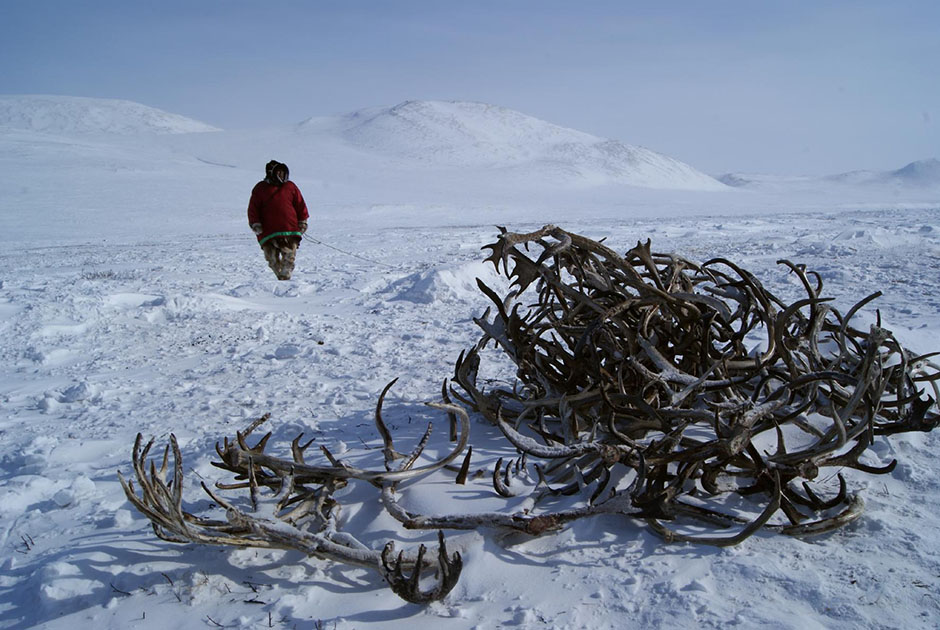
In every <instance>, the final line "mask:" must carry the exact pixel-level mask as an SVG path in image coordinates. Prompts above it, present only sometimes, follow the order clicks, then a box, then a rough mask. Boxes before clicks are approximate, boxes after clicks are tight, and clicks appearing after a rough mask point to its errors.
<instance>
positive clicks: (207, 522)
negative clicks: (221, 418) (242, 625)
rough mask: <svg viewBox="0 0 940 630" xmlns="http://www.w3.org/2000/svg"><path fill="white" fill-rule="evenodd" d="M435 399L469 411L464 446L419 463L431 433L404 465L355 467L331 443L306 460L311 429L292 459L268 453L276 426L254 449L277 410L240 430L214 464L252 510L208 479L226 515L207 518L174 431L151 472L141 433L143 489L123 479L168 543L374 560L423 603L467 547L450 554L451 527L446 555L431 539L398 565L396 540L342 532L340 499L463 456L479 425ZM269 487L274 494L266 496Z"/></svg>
mask: <svg viewBox="0 0 940 630" xmlns="http://www.w3.org/2000/svg"><path fill="white" fill-rule="evenodd" d="M393 383H394V381H393ZM389 387H391V384H389ZM388 389H389V388H388V387H386V389H385V391H383V392H382V396H381V397H380V399H379V403H378V406H377V409H376V423H377V425H379V426H380V427H381V430H380V433H381V434H382V436H383V439H384V440H385V443H386V455H387V457H389V456H390V454H391V453H393V452H394V449H393V448H392V445H391V437H390V434H389V433H388V431H387V430H385V426H384V423H383V422H382V418H381V406H382V400H383V399H384V397H385V394H386V393H387V392H388ZM432 406H435V407H437V408H439V409H442V410H444V411H447V412H449V413H453V414H455V415H457V416H458V417H460V419H461V422H460V435H459V439H458V442H457V445H456V446H455V447H454V449H453V450H452V451H451V453H449V454H448V455H447V456H445V457H443V458H441V459H439V460H437V461H435V462H433V463H431V464H428V465H426V466H423V467H420V468H413V469H412V468H411V466H412V465H413V464H414V463H415V461H417V459H418V458H419V456H420V455H421V452H422V451H423V449H424V446H425V444H426V443H427V435H428V434H426V435H425V439H424V440H422V443H421V444H420V445H419V447H418V448H417V449H416V450H415V452H414V453H412V454H411V455H410V456H409V457H408V459H407V460H406V462H405V463H404V464H403V465H402V466H401V467H399V468H398V469H397V470H394V471H390V470H386V471H367V470H360V469H357V468H353V467H351V466H348V465H346V464H344V463H343V462H340V461H338V460H336V459H335V458H334V457H333V456H332V454H330V453H329V451H326V449H324V453H325V455H326V456H327V458H328V459H329V460H330V461H331V462H332V465H331V466H311V465H308V464H306V463H305V462H304V451H305V450H306V449H307V448H308V447H309V446H310V444H311V442H308V443H307V444H305V445H300V440H301V438H302V436H297V438H296V439H295V440H294V441H293V443H292V447H291V452H292V458H291V459H285V458H280V457H274V456H271V455H267V454H265V453H264V450H265V447H266V445H267V442H268V440H269V438H270V437H271V434H270V433H268V434H267V435H265V436H264V437H263V438H261V440H260V441H259V442H258V443H257V444H255V445H254V446H249V445H248V442H247V440H248V437H249V435H250V434H251V432H252V431H254V430H255V429H256V428H257V427H258V426H260V425H261V424H263V423H264V422H265V421H266V420H268V418H269V415H268V414H265V415H264V416H263V417H262V418H260V419H259V420H257V421H255V422H254V423H252V424H251V426H249V427H248V429H246V430H245V431H244V432H239V433H237V434H236V437H235V440H234V441H233V442H229V441H228V440H227V439H226V440H225V442H224V446H219V445H218V444H216V451H217V452H218V454H219V456H220V458H221V460H222V461H221V462H213V464H215V465H216V466H218V467H220V468H223V469H225V470H228V471H230V472H232V473H235V479H236V481H237V482H238V483H234V484H217V486H218V488H220V489H223V490H231V489H246V488H247V489H248V491H249V499H250V504H251V510H250V511H248V510H246V509H243V508H241V507H237V506H236V505H235V503H233V502H229V501H227V500H225V499H223V498H221V497H220V496H219V495H218V494H217V493H216V492H214V491H213V490H211V489H210V488H209V487H208V486H206V484H205V483H203V484H202V488H203V490H205V492H206V494H208V495H209V497H210V498H211V499H212V500H213V501H214V502H215V503H216V504H217V505H218V506H220V507H222V508H223V509H224V510H225V512H226V518H227V520H225V521H219V520H213V519H208V518H203V517H200V516H196V515H194V514H191V513H189V512H187V511H185V510H184V508H183V501H182V499H183V490H182V488H183V460H182V456H181V454H180V449H179V445H178V444H177V440H176V436H174V435H170V444H169V446H167V447H166V449H165V450H164V453H163V457H162V463H161V465H160V468H157V466H156V464H155V463H154V461H152V460H151V461H150V464H149V472H148V465H147V461H148V456H149V454H150V450H151V448H152V446H153V440H150V442H148V443H147V445H146V446H144V447H143V448H141V444H142V442H143V436H141V435H140V434H138V436H137V440H136V441H135V443H134V450H133V459H132V461H133V467H134V472H135V475H136V477H137V482H138V484H139V485H140V494H139V495H138V494H137V491H136V489H135V487H134V482H133V481H128V480H126V479H125V478H124V477H123V475H121V473H120V472H119V473H118V476H119V478H120V481H121V486H122V487H123V488H124V493H125V494H126V495H127V498H128V500H129V501H130V502H131V504H133V505H134V507H136V508H137V509H138V510H139V511H140V512H141V513H142V514H144V515H145V516H146V517H147V518H149V519H150V520H151V522H152V524H153V530H154V533H155V534H156V535H157V536H158V537H160V538H162V539H163V540H167V541H170V542H179V543H187V542H196V543H203V544H214V545H229V546H236V547H262V548H277V549H293V550H297V551H300V552H302V553H304V554H306V555H309V556H316V557H319V558H325V559H329V560H334V561H337V562H342V563H347V564H353V565H358V566H363V567H369V568H372V569H375V570H377V571H378V572H379V573H380V574H381V575H382V576H383V577H384V578H385V579H386V580H387V581H388V583H389V584H390V585H391V587H392V589H393V590H394V591H395V593H397V594H398V595H399V596H401V597H402V598H404V599H406V600H407V601H410V602H414V603H427V602H429V601H432V600H435V599H442V598H443V597H445V596H446V595H447V593H449V592H450V590H451V589H452V588H453V587H454V585H455V584H456V583H457V579H458V577H459V575H460V569H461V558H460V554H459V553H455V554H454V555H453V556H448V554H447V550H446V547H445V545H444V536H443V533H440V534H439V539H440V551H439V553H438V554H437V558H436V561H431V560H428V559H426V558H425V552H426V549H425V547H424V546H423V545H421V546H420V547H419V549H418V551H417V552H404V551H402V552H400V553H399V554H398V557H397V559H396V561H395V562H394V564H393V565H390V564H389V562H388V556H389V554H390V553H391V552H392V546H391V543H389V545H386V547H385V549H383V550H382V551H377V550H373V549H370V548H368V547H367V546H366V545H364V544H362V543H360V542H359V541H357V540H356V539H355V538H354V537H353V536H351V535H349V534H348V533H345V532H340V531H338V528H337V515H338V511H339V503H338V501H337V500H336V499H335V498H334V493H335V491H336V490H338V489H340V488H342V487H344V486H345V485H346V484H347V483H348V482H349V481H352V480H360V481H366V482H369V483H371V484H373V485H376V486H378V487H380V488H383V489H386V490H388V491H391V490H393V489H394V487H395V485H396V484H397V483H399V482H401V481H405V480H411V479H417V478H419V477H422V476H425V475H427V474H430V473H432V472H434V471H436V470H439V469H441V468H443V467H444V466H446V465H447V464H448V463H450V462H451V461H453V460H454V459H455V458H457V457H458V456H459V455H460V453H461V452H462V451H463V449H464V448H465V447H466V444H467V441H468V439H469V430H470V425H469V419H468V417H467V413H466V411H464V410H463V409H462V408H458V407H454V406H452V405H440V404H438V405H432ZM429 432H430V427H429V429H428V433H429ZM170 450H172V452H173V476H172V477H171V478H170V479H167V472H168V461H169V453H170ZM389 461H390V460H389ZM265 490H267V491H268V492H265ZM262 494H267V495H268V496H265V497H262ZM431 567H436V570H437V573H438V575H439V579H438V582H437V585H436V586H435V587H434V588H433V589H431V590H430V591H421V590H420V588H419V587H418V581H419V579H420V576H421V574H422V572H424V571H425V570H426V569H428V568H431ZM403 571H411V572H412V574H411V577H410V578H405V577H404V574H403Z"/></svg>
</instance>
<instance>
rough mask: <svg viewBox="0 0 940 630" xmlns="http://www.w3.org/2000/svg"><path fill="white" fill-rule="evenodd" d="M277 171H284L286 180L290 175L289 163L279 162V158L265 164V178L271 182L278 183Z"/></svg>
mask: <svg viewBox="0 0 940 630" xmlns="http://www.w3.org/2000/svg"><path fill="white" fill-rule="evenodd" d="M277 171H284V181H287V179H288V178H289V177H290V169H289V168H287V164H284V163H283V162H278V161H277V160H271V161H270V162H268V163H267V164H265V165H264V179H265V181H266V182H268V183H269V184H277V183H279V182H278V179H277V177H275V173H276V172H277Z"/></svg>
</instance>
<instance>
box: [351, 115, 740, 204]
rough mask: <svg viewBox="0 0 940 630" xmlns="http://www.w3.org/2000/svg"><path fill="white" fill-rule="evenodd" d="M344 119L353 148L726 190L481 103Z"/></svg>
mask: <svg viewBox="0 0 940 630" xmlns="http://www.w3.org/2000/svg"><path fill="white" fill-rule="evenodd" d="M347 123H348V126H347V128H346V129H345V131H344V132H343V135H344V137H345V138H346V140H347V141H349V142H351V143H352V144H354V145H356V146H358V147H361V148H366V149H370V150H374V151H379V152H382V153H386V154H393V155H396V156H400V157H405V158H409V159H412V160H418V161H426V162H429V163H433V164H440V165H448V166H470V167H478V168H494V169H496V168H512V169H519V168H524V169H526V170H527V171H528V172H532V171H542V172H543V173H546V174H551V175H552V176H559V177H568V178H569V179H572V180H579V181H582V182H585V183H598V184H603V183H622V184H628V185H634V186H644V187H650V188H682V189H695V190H703V189H704V190H718V189H723V188H725V186H724V185H723V184H721V183H720V182H718V181H717V180H715V179H713V178H712V177H709V176H708V175H705V174H704V173H702V172H700V171H697V170H696V169H694V168H692V167H691V166H689V165H688V164H685V163H683V162H680V161H678V160H675V159H673V158H670V157H668V156H665V155H662V154H660V153H656V152H655V151H650V150H649V149H645V148H642V147H636V146H631V145H627V144H623V143H621V142H618V141H615V140H606V139H604V138H599V137H597V136H593V135H591V134H587V133H584V132H581V131H576V130H574V129H568V128H565V127H560V126H558V125H554V124H551V123H548V122H545V121H543V120H539V119H538V118H534V117H532V116H527V115H525V114H522V113H520V112H517V111H514V110H511V109H507V108H505V107H499V106H495V105H487V104H485V103H472V102H445V101H406V102H404V103H401V104H399V105H396V106H395V107H392V108H383V109H370V110H362V111H359V112H355V113H353V114H351V115H350V116H348V117H347Z"/></svg>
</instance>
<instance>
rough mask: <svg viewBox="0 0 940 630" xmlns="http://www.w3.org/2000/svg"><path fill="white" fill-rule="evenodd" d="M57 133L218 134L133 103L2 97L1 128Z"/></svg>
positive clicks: (199, 124)
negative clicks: (208, 132)
mask: <svg viewBox="0 0 940 630" xmlns="http://www.w3.org/2000/svg"><path fill="white" fill-rule="evenodd" d="M4 127H5V128H9V129H20V130H27V131H41V132H45V133H57V134H66V135H67V134H88V133H109V134H117V135H137V134H178V133H201V132H206V131H219V130H218V129H217V128H215V127H212V126H210V125H207V124H205V123H201V122H199V121H198V120H193V119H191V118H186V117H185V116H180V115H178V114H171V113H169V112H165V111H162V110H159V109H155V108H153V107H147V106H146V105H141V104H140V103H134V102H132V101H123V100H115V99H101V98H85V97H79V96H0V129H2V128H4Z"/></svg>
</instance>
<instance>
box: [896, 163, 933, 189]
mask: <svg viewBox="0 0 940 630" xmlns="http://www.w3.org/2000/svg"><path fill="white" fill-rule="evenodd" d="M891 175H892V176H893V177H894V178H895V179H898V180H903V181H906V182H910V183H912V184H917V185H921V186H937V185H940V160H937V159H933V158H931V159H929V160H918V161H916V162H911V163H910V164H908V165H907V166H903V167H901V168H899V169H898V170H896V171H893V172H892V173H891Z"/></svg>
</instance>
